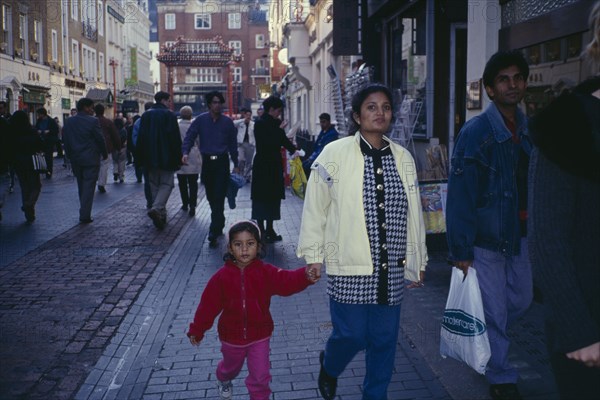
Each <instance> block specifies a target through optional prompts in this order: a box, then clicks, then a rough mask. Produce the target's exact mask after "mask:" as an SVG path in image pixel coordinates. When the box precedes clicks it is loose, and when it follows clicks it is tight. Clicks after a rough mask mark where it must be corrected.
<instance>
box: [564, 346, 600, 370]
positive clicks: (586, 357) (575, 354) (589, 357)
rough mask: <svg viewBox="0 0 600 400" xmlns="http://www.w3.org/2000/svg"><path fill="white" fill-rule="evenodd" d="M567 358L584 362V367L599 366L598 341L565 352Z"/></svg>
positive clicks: (599, 348)
mask: <svg viewBox="0 0 600 400" xmlns="http://www.w3.org/2000/svg"><path fill="white" fill-rule="evenodd" d="M567 358H570V359H571V360H575V361H579V362H581V363H583V364H585V366H586V367H590V368H600V342H596V343H594V344H591V345H589V346H587V347H584V348H582V349H579V350H575V351H572V352H570V353H567Z"/></svg>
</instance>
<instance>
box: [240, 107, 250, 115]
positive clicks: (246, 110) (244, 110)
mask: <svg viewBox="0 0 600 400" xmlns="http://www.w3.org/2000/svg"><path fill="white" fill-rule="evenodd" d="M247 112H252V111H250V110H249V109H247V108H242V109H241V110H240V114H245V113H247Z"/></svg>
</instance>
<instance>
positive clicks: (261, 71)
mask: <svg viewBox="0 0 600 400" xmlns="http://www.w3.org/2000/svg"><path fill="white" fill-rule="evenodd" d="M252 75H254V76H269V68H252Z"/></svg>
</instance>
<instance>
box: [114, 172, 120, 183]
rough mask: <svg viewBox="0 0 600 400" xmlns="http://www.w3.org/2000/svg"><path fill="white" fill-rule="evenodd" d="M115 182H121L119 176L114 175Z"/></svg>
mask: <svg viewBox="0 0 600 400" xmlns="http://www.w3.org/2000/svg"><path fill="white" fill-rule="evenodd" d="M113 180H114V181H115V182H116V181H118V180H119V174H113Z"/></svg>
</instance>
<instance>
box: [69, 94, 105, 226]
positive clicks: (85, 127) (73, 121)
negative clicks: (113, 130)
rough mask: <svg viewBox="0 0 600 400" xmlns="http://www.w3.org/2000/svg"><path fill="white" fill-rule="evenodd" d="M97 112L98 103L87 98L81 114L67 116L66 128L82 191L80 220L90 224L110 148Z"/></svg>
mask: <svg viewBox="0 0 600 400" xmlns="http://www.w3.org/2000/svg"><path fill="white" fill-rule="evenodd" d="M93 115H94V102H93V101H92V100H91V99H89V98H87V97H83V98H81V99H79V101H78V102H77V114H76V115H74V116H71V117H69V118H67V120H66V121H65V126H64V127H63V141H64V144H65V154H66V156H67V158H68V159H69V161H70V162H71V168H72V170H73V175H75V178H76V179H77V189H78V192H79V204H80V207H79V221H80V222H82V223H90V222H93V221H94V220H93V219H92V205H93V202H94V191H95V190H94V189H95V188H96V182H97V181H98V175H99V174H100V161H101V160H104V161H106V160H107V159H108V151H107V149H106V142H105V140H104V134H103V133H102V128H101V127H100V122H99V121H98V119H97V118H94V117H93Z"/></svg>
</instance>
